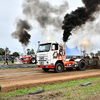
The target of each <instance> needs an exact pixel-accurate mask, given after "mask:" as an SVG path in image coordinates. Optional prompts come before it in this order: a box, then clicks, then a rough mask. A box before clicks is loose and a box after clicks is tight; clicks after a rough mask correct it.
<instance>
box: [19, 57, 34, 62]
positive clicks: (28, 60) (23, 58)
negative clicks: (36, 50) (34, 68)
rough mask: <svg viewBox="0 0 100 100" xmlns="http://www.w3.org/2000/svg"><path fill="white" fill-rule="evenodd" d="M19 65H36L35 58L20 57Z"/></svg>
mask: <svg viewBox="0 0 100 100" xmlns="http://www.w3.org/2000/svg"><path fill="white" fill-rule="evenodd" d="M19 63H23V64H25V63H28V64H31V63H32V64H35V63H36V57H35V56H24V57H21V58H20V59H19Z"/></svg>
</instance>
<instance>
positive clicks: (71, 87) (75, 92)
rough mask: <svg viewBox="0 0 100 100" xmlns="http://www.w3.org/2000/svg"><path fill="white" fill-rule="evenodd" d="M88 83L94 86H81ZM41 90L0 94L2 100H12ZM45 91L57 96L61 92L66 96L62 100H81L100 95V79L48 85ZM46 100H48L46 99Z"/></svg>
mask: <svg viewBox="0 0 100 100" xmlns="http://www.w3.org/2000/svg"><path fill="white" fill-rule="evenodd" d="M86 82H91V83H92V84H90V85H88V86H81V84H84V83H86ZM41 88H42V87H37V88H29V89H24V90H22V89H21V90H16V91H14V92H9V93H4V94H0V97H1V100H4V99H5V98H12V97H15V96H21V95H26V94H28V93H29V92H34V91H37V90H39V89H41ZM44 89H45V92H44V93H48V91H49V92H51V93H53V94H55V93H56V92H58V91H60V92H61V93H63V94H64V95H65V96H64V98H62V99H61V100H66V99H67V100H79V99H83V98H88V97H91V96H93V95H95V94H98V93H100V77H96V78H89V79H83V80H74V81H70V82H64V83H60V84H55V85H48V86H44ZM45 100H47V99H46V98H45ZM54 100H55V98H54Z"/></svg>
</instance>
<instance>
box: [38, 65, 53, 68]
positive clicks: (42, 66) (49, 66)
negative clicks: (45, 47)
mask: <svg viewBox="0 0 100 100" xmlns="http://www.w3.org/2000/svg"><path fill="white" fill-rule="evenodd" d="M37 67H39V68H55V65H37Z"/></svg>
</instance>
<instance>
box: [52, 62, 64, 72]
mask: <svg viewBox="0 0 100 100" xmlns="http://www.w3.org/2000/svg"><path fill="white" fill-rule="evenodd" d="M54 70H55V72H56V73H60V72H62V71H63V65H62V64H61V63H57V64H56V66H55V69H54Z"/></svg>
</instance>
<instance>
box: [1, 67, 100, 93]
mask: <svg viewBox="0 0 100 100" xmlns="http://www.w3.org/2000/svg"><path fill="white" fill-rule="evenodd" d="M99 76H100V69H92V70H90V69H88V70H85V71H76V70H73V71H64V72H62V73H55V72H54V71H53V70H50V71H49V72H44V71H42V69H40V68H29V69H11V70H0V85H1V87H2V90H1V92H0V93H4V92H11V91H14V90H19V89H25V88H31V87H38V86H45V85H52V84H57V83H61V82H67V81H71V80H77V79H85V78H90V77H99Z"/></svg>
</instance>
